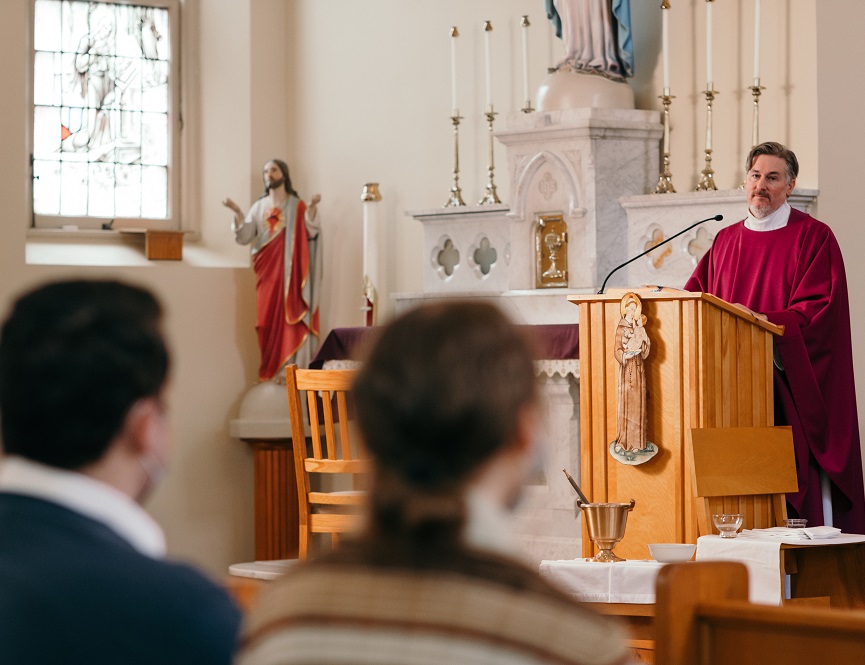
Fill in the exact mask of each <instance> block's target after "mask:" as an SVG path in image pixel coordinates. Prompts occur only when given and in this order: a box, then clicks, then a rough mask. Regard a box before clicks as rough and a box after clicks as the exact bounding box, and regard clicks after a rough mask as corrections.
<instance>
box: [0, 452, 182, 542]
mask: <svg viewBox="0 0 865 665" xmlns="http://www.w3.org/2000/svg"><path fill="white" fill-rule="evenodd" d="M0 492H6V493H10V494H24V495H26V496H31V497H35V498H38V499H44V500H45V501H50V502H52V503H56V504H59V505H61V506H63V507H64V508H68V509H70V510H73V511H75V512H76V513H80V514H81V515H84V516H85V517H89V518H90V519H93V520H96V521H97V522H101V523H102V524H104V525H106V526H107V527H109V528H110V529H111V530H112V531H114V532H115V533H117V534H118V535H119V536H120V537H121V538H123V539H124V540H126V541H128V542H129V544H130V545H132V546H133V547H134V548H135V549H136V550H138V551H139V552H141V553H142V554H145V555H147V556H149V557H152V558H154V559H158V558H161V557H163V556H165V536H164V535H163V533H162V529H160V528H159V525H158V524H156V522H154V521H153V519H152V518H151V517H150V516H149V515H148V514H147V513H146V512H144V510H143V509H142V508H141V506H139V505H138V504H137V503H136V502H135V501H133V500H132V499H131V498H130V497H128V496H126V495H125V494H123V493H122V492H121V491H119V490H117V489H115V488H113V487H111V486H109V485H106V484H105V483H102V482H99V481H98V480H94V479H93V478H90V477H89V476H85V475H84V474H81V473H76V472H74V471H66V470H64V469H58V468H55V467H51V466H46V465H44V464H39V463H37V462H33V461H31V460H28V459H24V458H23V457H18V456H8V457H5V458H4V459H3V461H2V463H0Z"/></svg>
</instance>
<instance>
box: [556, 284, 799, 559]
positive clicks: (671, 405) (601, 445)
mask: <svg viewBox="0 0 865 665" xmlns="http://www.w3.org/2000/svg"><path fill="white" fill-rule="evenodd" d="M633 292H634V293H636V294H637V295H638V296H639V297H640V299H641V300H642V303H643V305H642V312H643V314H645V315H646V316H647V317H648V320H647V322H646V332H647V334H648V336H649V339H650V341H651V351H650V353H649V356H648V358H647V359H646V360H645V364H644V367H645V372H646V386H647V401H646V405H647V408H646V410H647V414H648V415H647V433H648V440H649V441H651V442H652V443H654V444H655V445H657V446H658V447H659V449H660V450H659V452H658V454H657V455H655V457H654V458H652V459H650V460H649V461H647V462H645V463H643V464H640V465H636V466H629V465H625V464H622V463H620V462H618V461H617V460H616V459H614V458H613V457H612V456H611V455H610V453H609V446H610V443H611V442H612V441H614V440H615V439H616V436H617V432H616V416H617V392H618V377H619V363H618V362H617V361H616V359H615V356H614V347H615V336H616V327H617V325H618V323H619V320H620V319H621V310H620V302H621V299H622V296H623V295H624V294H625V293H628V290H615V291H611V292H610V293H608V294H604V295H588V296H570V297H569V298H568V300H570V301H571V302H574V303H575V304H577V305H579V308H580V478H581V485H582V488H583V490H584V491H585V493H586V494H587V495H588V497H589V499H590V500H591V501H595V502H606V501H614V502H625V501H628V500H629V499H634V500H635V501H636V505H635V507H634V510H633V511H632V512H631V514H630V516H629V517H628V524H627V529H626V531H625V538H624V539H623V540H622V542H621V543H619V544H618V545H617V546H616V547H615V552H616V554H618V555H619V556H622V557H624V558H627V559H645V558H649V551H648V548H647V547H646V545H647V544H648V543H657V542H667V543H674V542H691V543H694V542H696V539H697V535H698V533H697V513H696V509H695V506H694V501H693V490H692V484H691V480H690V475H689V473H690V472H689V471H688V470H689V469H690V468H691V465H690V463H689V460H688V458H687V457H686V455H687V454H688V453H687V446H686V440H687V435H688V432H689V430H690V429H691V428H694V427H744V426H770V425H773V424H774V408H773V406H774V405H773V396H772V335H773V334H780V333H781V332H783V328H780V327H778V326H775V325H773V324H770V323H766V322H763V321H759V320H757V319H756V318H755V317H753V316H751V315H750V314H747V313H746V312H743V311H741V310H739V309H738V308H736V307H734V306H733V305H730V304H729V303H726V302H724V301H723V300H720V299H719V298H715V297H714V296H711V295H709V294H701V293H690V292H686V291H677V290H661V291H655V290H650V289H634V290H633ZM593 554H594V545H593V543H592V542H591V540H590V539H589V537H588V533H587V531H586V526H585V521H584V523H583V555H584V556H593Z"/></svg>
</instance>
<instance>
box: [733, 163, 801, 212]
mask: <svg viewBox="0 0 865 665" xmlns="http://www.w3.org/2000/svg"><path fill="white" fill-rule="evenodd" d="M795 185H796V181H795V180H790V181H788V180H787V162H785V161H784V160H783V159H781V158H780V157H774V156H772V155H758V156H757V158H756V159H755V160H754V163H753V164H751V170H750V171H748V175H747V176H746V177H745V195H746V197H747V199H748V209H749V210H750V211H751V214H752V215H754V217H756V218H757V219H763V218H764V217H767V216H768V215H771V214H772V213H773V212H775V211H776V210H777V209H778V208H780V207H781V206H782V205H783V203H784V201H786V200H787V197H788V196H790V193H791V192H792V191H793V187H794V186H795Z"/></svg>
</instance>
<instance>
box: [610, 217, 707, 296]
mask: <svg viewBox="0 0 865 665" xmlns="http://www.w3.org/2000/svg"><path fill="white" fill-rule="evenodd" d="M722 219H724V215H715V216H714V217H706V219H701V220H700V221H699V222H694V223H693V224H691V226H689V227H688V228H686V229H682V230H681V231H679V232H678V233H677V234H675V235H672V236H670V237H669V238H665V239H664V240H662V241H661V242H659V243H658V244H657V245H655V246H654V247H650V248H649V249H647V250H646V251H645V252H643V253H642V254H637V255H636V256H635V257H634V258H632V259H628V260H627V261H625V262H624V263H623V264H622V265H620V266H616V267H615V268H613V269H612V270H611V271H610V274H608V275H607V276H606V277H605V278H604V283H603V284H601V290H600V291H598V295H601V294H603V292H604V288H605V287H606V286H607V281H608V280H609V279H610V277H612V276H613V274H614V273H615V272H616V271H618V270H619V269H620V268H624V267H625V266H626V265H628V264H629V263H633V262H634V261H636V260H637V259H639V258H640V257H641V256H645V255H646V254H648V253H649V252H653V251H655V250H656V249H658V247H660V246H661V245H666V244H667V243H668V242H670V241H671V240H674V239H676V238H678V237H679V236H680V235H682V234H683V233H687V232H688V231H690V230H691V229H693V228H694V227H695V226H699V225H700V224H702V223H703V222H712V221H714V222H720V221H721V220H722Z"/></svg>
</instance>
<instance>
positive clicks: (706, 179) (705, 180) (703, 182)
mask: <svg viewBox="0 0 865 665" xmlns="http://www.w3.org/2000/svg"><path fill="white" fill-rule="evenodd" d="M706 87H707V88H708V90H704V91H703V94H704V95H706V150H705V153H706V166H705V168H704V169H703V170H702V171H701V172H700V176H701V177H700V182H698V183H697V187H696V191H698V192H699V191H714V190H716V189H718V188H717V187H716V186H715V171H714V170H713V169H712V102H714V101H715V95H717V94H718V93H717V91H716V90H715V89H714V88H713V86H712V85H711V84H709V85H707V86H706Z"/></svg>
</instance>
